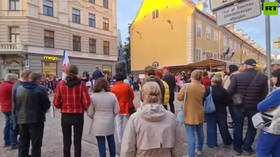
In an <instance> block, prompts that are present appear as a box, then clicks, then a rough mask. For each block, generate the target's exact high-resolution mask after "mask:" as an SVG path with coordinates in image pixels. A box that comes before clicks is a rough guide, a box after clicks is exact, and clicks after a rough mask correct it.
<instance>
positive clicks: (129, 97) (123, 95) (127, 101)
mask: <svg viewBox="0 0 280 157" xmlns="http://www.w3.org/2000/svg"><path fill="white" fill-rule="evenodd" d="M112 92H113V93H114V94H115V95H116V97H117V99H118V102H119V105H120V114H128V113H129V109H128V108H129V105H133V99H134V92H133V90H132V89H131V87H130V86H129V85H128V84H126V83H124V82H123V81H119V82H116V84H115V85H114V87H113V88H112Z"/></svg>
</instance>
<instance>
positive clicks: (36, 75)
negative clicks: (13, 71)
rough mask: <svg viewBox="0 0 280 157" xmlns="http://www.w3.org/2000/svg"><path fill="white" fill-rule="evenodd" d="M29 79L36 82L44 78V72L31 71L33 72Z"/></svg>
mask: <svg viewBox="0 0 280 157" xmlns="http://www.w3.org/2000/svg"><path fill="white" fill-rule="evenodd" d="M29 79H30V80H31V81H32V82H36V81H38V80H41V79H42V74H39V73H31V74H30V75H29Z"/></svg>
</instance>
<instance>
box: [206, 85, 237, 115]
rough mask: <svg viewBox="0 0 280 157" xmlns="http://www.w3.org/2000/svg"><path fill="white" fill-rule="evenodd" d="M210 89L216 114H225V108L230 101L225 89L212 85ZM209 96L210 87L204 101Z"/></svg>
mask: <svg viewBox="0 0 280 157" xmlns="http://www.w3.org/2000/svg"><path fill="white" fill-rule="evenodd" d="M211 87H212V97H213V101H214V103H215V106H216V112H217V113H222V114H227V110H226V107H227V105H229V104H230V102H231V99H230V96H229V94H228V92H227V90H226V89H224V88H223V87H222V86H218V85H213V86H211ZM209 94H210V87H209V88H207V90H206V93H205V96H204V99H205V98H206V97H207V96H208V95H209Z"/></svg>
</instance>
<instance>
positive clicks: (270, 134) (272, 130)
mask: <svg viewBox="0 0 280 157" xmlns="http://www.w3.org/2000/svg"><path fill="white" fill-rule="evenodd" d="M271 81H272V83H273V85H274V86H275V87H276V89H275V90H274V91H273V92H272V93H271V94H270V95H269V96H268V97H267V98H266V99H265V100H263V101H262V102H260V103H259V104H258V110H259V111H260V112H262V113H266V114H268V115H271V116H272V117H273V118H272V120H271V121H270V122H269V123H268V125H267V126H265V127H264V128H263V129H262V131H261V133H260V135H259V138H258V144H257V154H258V157H278V156H280V130H279V127H280V69H278V70H275V71H273V72H272V78H271Z"/></svg>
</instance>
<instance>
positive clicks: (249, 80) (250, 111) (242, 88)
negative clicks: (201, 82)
mask: <svg viewBox="0 0 280 157" xmlns="http://www.w3.org/2000/svg"><path fill="white" fill-rule="evenodd" d="M256 64H257V63H256V61H255V60H253V59H248V60H247V61H245V62H244V64H243V65H242V66H244V69H245V71H244V72H243V73H240V74H237V75H234V76H233V77H232V78H231V83H230V86H229V88H228V92H229V94H230V95H232V96H233V99H235V100H236V99H240V101H239V102H240V104H237V102H238V101H235V100H233V102H235V104H234V105H235V106H234V107H233V112H234V124H235V125H234V150H235V151H236V155H241V153H242V151H243V153H244V155H250V154H252V153H253V150H252V147H251V146H252V144H253V142H254V139H255V136H256V129H255V128H254V126H253V123H252V116H254V114H256V113H257V104H258V103H259V102H260V101H262V100H263V99H264V98H265V97H266V95H267V93H268V80H267V77H266V76H265V75H263V74H260V73H258V72H257V71H256V70H255V68H256ZM245 117H247V118H248V129H247V133H246V137H245V139H244V141H243V123H244V119H245Z"/></svg>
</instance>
